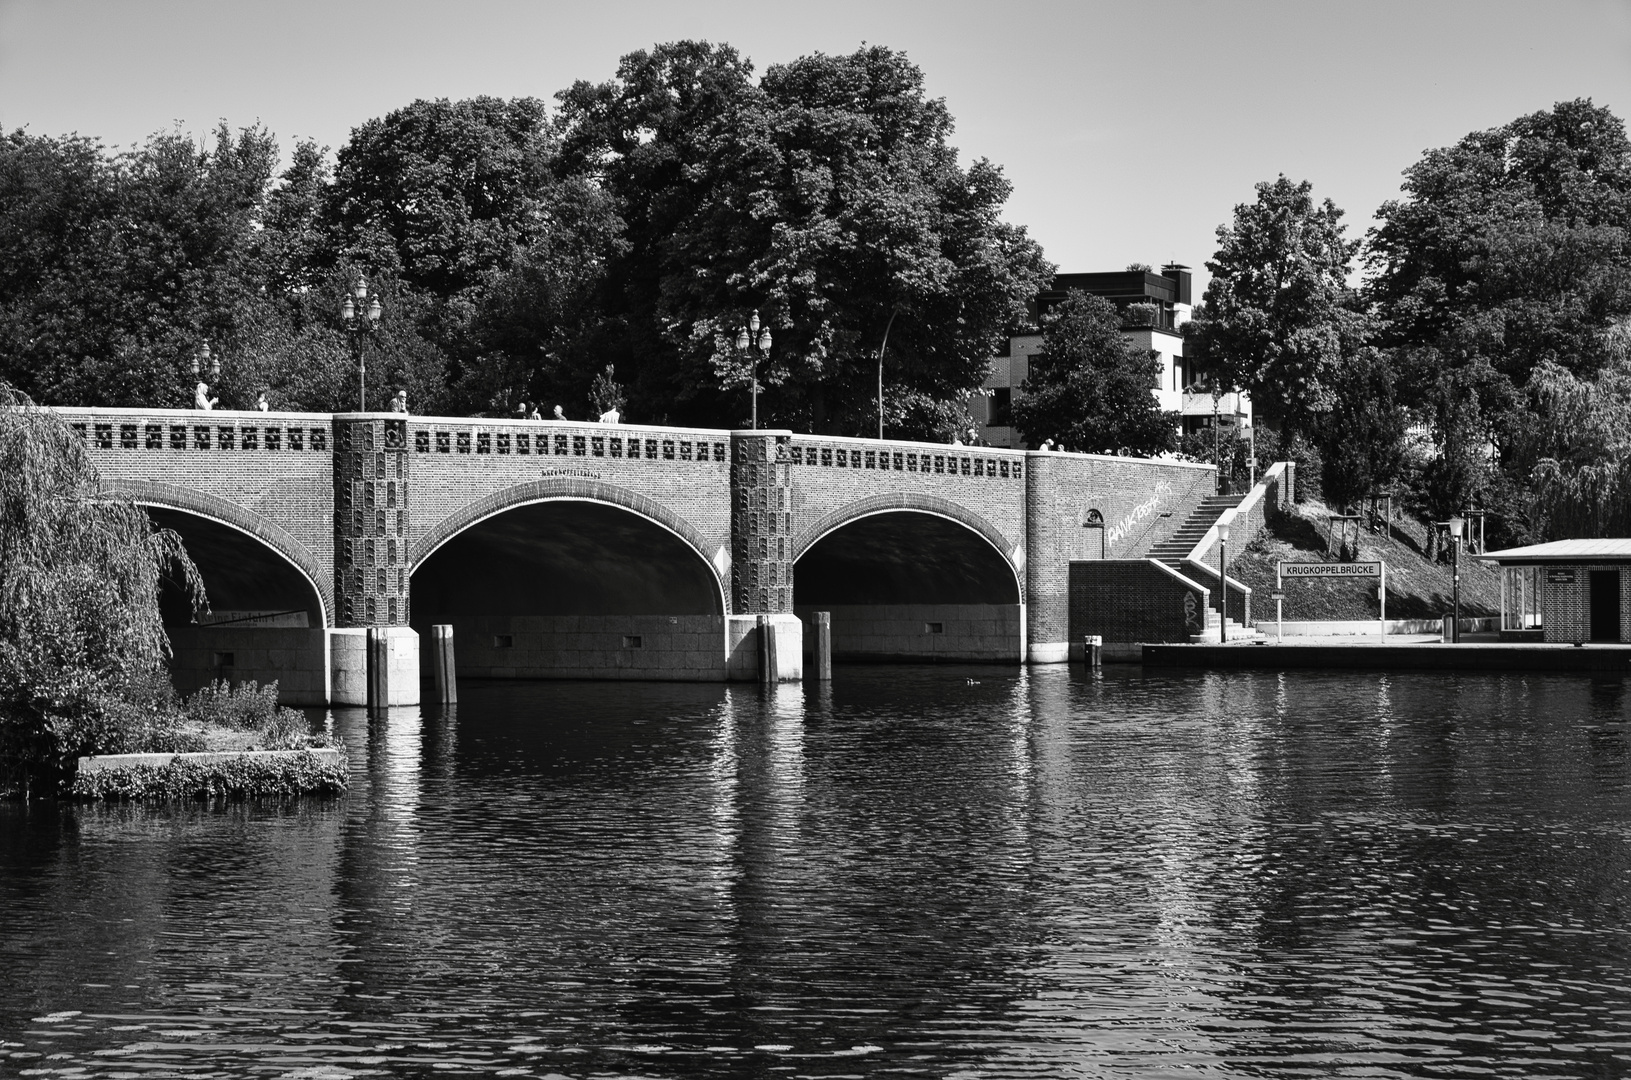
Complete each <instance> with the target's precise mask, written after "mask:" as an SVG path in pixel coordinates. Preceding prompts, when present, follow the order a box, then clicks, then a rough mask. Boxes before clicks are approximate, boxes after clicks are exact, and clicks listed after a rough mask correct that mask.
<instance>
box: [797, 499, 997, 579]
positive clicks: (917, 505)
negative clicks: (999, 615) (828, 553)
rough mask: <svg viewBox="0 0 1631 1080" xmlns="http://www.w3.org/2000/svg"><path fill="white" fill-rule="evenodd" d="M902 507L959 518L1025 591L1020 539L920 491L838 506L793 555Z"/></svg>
mask: <svg viewBox="0 0 1631 1080" xmlns="http://www.w3.org/2000/svg"><path fill="white" fill-rule="evenodd" d="M899 511H912V512H915V513H920V514H928V515H930V516H931V517H937V518H943V519H945V520H947V521H952V522H955V523H957V524H958V525H961V526H963V527H964V528H965V529H967V530H969V531H970V532H972V533H974V534H975V535H976V536H978V537H979V538H980V539H982V540H984V541H985V542H986V543H987V544H989V545H991V548H992V550H994V551H995V552H996V553H997V555H999V556H1000V557H1001V558H1002V561H1003V562H1004V563H1006V564H1007V566H1008V568H1009V569H1010V570H1011V571H1012V572H1013V574H1014V587H1015V589H1017V590H1018V594H1019V595H1020V596H1024V595H1025V577H1024V568H1025V566H1024V561H1023V560H1024V555H1023V552H1022V550H1021V547H1020V545H1019V544H1018V543H1010V542H1009V541H1008V538H1007V537H1005V536H1003V534H1002V530H1000V529H998V528H997V527H996V526H995V525H993V524H991V522H989V521H987V520H986V519H985V518H983V517H981V516H980V515H979V514H976V513H974V512H973V511H972V510H969V509H967V508H966V507H964V506H961V505H959V504H958V503H954V502H952V501H951V500H949V499H942V498H939V497H937V496H934V495H920V494H917V493H916V492H901V493H899V494H892V495H873V496H871V497H869V498H865V499H857V500H856V501H855V502H852V503H846V504H845V505H843V506H840V507H838V508H837V509H836V510H833V511H832V512H830V513H828V514H825V515H823V516H822V517H820V518H817V519H816V520H815V521H813V522H811V523H810V524H809V525H808V526H806V527H805V528H804V529H803V530H802V531H801V532H800V533H799V534H798V536H796V537H795V538H794V540H793V558H794V560H795V561H796V560H798V559H801V558H803V557H804V554H805V552H807V551H809V550H810V549H811V548H812V547H814V546H815V545H816V544H818V543H820V542H821V540H823V539H824V538H825V537H827V536H828V535H829V534H831V533H834V532H837V531H838V530H839V529H841V528H843V527H844V526H846V525H850V524H852V523H854V522H857V521H860V520H861V519H862V518H868V517H875V516H877V515H879V514H889V513H895V512H899Z"/></svg>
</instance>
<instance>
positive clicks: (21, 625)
mask: <svg viewBox="0 0 1631 1080" xmlns="http://www.w3.org/2000/svg"><path fill="white" fill-rule="evenodd" d="M166 578H168V579H170V580H171V581H174V582H177V583H179V584H180V585H182V586H183V588H184V591H185V592H186V593H187V594H188V595H189V596H190V597H191V599H192V603H193V604H194V606H195V610H202V609H203V608H204V605H205V604H206V597H205V594H204V589H203V585H202V583H201V581H200V580H199V577H198V572H197V570H196V569H195V568H194V566H193V564H192V561H191V560H190V559H189V558H188V557H187V553H186V551H185V550H184V549H183V548H182V546H181V541H180V539H179V538H178V537H177V536H176V535H175V534H174V533H171V532H168V531H167V530H163V529H155V528H154V527H153V525H152V523H151V522H150V520H149V519H148V516H147V514H146V513H145V512H144V511H143V510H142V509H141V508H140V507H138V506H135V505H133V504H132V503H130V502H129V501H127V500H124V499H121V498H119V497H117V496H116V495H114V494H112V493H110V492H108V491H105V490H104V489H103V488H102V485H101V482H100V480H99V478H98V476H97V474H96V470H95V468H94V466H92V465H91V463H90V461H89V460H88V459H87V458H86V455H85V451H84V446H83V444H82V442H81V440H80V439H79V438H78V437H77V436H76V435H75V434H74V433H73V432H72V431H71V430H69V429H68V427H67V426H66V425H65V424H63V423H62V422H61V421H60V420H59V419H58V418H57V417H55V416H54V415H52V414H51V413H49V412H48V411H46V410H43V409H38V408H35V407H34V406H33V403H32V402H31V401H29V400H28V399H27V398H26V397H25V396H23V395H20V394H18V393H17V392H15V391H14V390H13V389H12V388H11V387H10V386H9V385H7V384H5V383H3V382H0V797H8V798H25V799H26V798H30V797H41V796H54V795H65V796H69V797H74V798H86V799H125V798H165V799H180V798H200V797H210V796H250V795H296V794H302V793H307V792H340V791H343V790H344V789H345V775H346V773H345V759H344V751H343V748H337V747H336V746H335V744H334V743H333V742H332V740H330V738H329V737H328V736H327V735H326V734H323V733H313V732H311V731H310V730H309V724H308V722H307V720H306V717H305V715H304V714H303V713H300V712H297V711H296V710H294V709H289V708H280V707H279V706H278V704H277V686H276V684H275V683H274V684H272V685H270V686H256V685H254V684H252V683H251V684H246V685H244V686H240V687H237V688H233V687H230V686H228V685H227V684H225V683H217V684H215V685H213V686H209V687H206V688H204V689H203V690H200V691H199V692H198V693H196V694H194V695H192V696H190V697H188V698H185V699H179V698H178V697H177V696H176V693H175V691H174V688H173V687H172V685H171V682H170V675H169V671H168V668H167V665H166V658H167V655H168V651H169V643H168V640H167V638H166V637H165V633H164V628H163V623H162V620H161V617H160V614H159V588H160V585H161V583H162V582H163V581H164V580H165V579H166ZM330 749H339V752H338V753H332V752H329V753H324V752H321V751H326V750H330ZM266 751H281V753H266ZM133 754H154V755H168V756H167V757H157V758H149V759H146V760H141V759H137V760H129V759H126V760H125V761H122V762H117V763H107V762H103V763H101V764H103V765H107V764H111V765H112V767H98V768H94V769H93V768H86V769H80V768H79V767H78V763H79V762H80V761H81V760H82V759H86V758H95V757H99V756H102V755H133Z"/></svg>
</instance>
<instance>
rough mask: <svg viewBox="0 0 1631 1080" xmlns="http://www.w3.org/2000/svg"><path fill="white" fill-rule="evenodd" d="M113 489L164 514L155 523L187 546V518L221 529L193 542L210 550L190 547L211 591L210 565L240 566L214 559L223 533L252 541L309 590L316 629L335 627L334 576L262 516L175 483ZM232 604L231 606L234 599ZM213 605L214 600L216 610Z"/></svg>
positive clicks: (131, 483)
mask: <svg viewBox="0 0 1631 1080" xmlns="http://www.w3.org/2000/svg"><path fill="white" fill-rule="evenodd" d="M108 487H109V489H110V490H113V491H116V492H118V493H119V494H121V495H123V496H125V497H126V498H128V499H130V501H131V502H133V503H135V504H137V505H138V506H143V507H147V508H149V509H150V510H157V511H160V512H161V513H160V514H158V515H154V516H155V520H157V521H159V522H160V523H161V524H168V525H175V526H177V531H178V532H181V533H182V539H183V541H185V540H187V539H188V537H187V533H188V532H189V531H190V530H188V529H186V528H185V525H184V524H183V523H184V521H185V519H186V518H188V517H190V518H196V519H200V520H202V521H204V522H208V523H211V524H212V525H213V526H215V527H216V528H215V529H213V530H211V529H205V530H201V532H210V533H214V534H217V535H216V536H213V537H210V538H202V537H195V538H194V539H195V545H196V544H197V543H199V542H200V540H202V542H203V543H205V544H208V545H210V549H209V550H200V551H197V552H194V551H193V550H192V549H191V548H189V554H191V555H193V556H194V559H193V561H194V562H195V563H199V564H200V565H199V569H200V572H201V573H203V574H204V578H205V580H204V584H205V587H206V588H207V587H208V586H209V581H210V576H211V575H210V574H209V573H208V572H206V571H207V569H208V565H209V564H212V563H216V564H222V565H225V564H226V563H227V562H229V561H235V560H232V559H231V553H228V554H227V556H226V557H225V558H214V557H212V552H213V549H215V548H220V547H222V544H221V542H220V539H219V536H220V534H231V535H242V536H247V537H249V538H250V539H252V540H253V541H255V542H256V543H257V545H258V547H257V550H264V551H267V552H270V553H271V554H272V555H273V556H275V557H276V563H275V566H280V567H283V568H285V569H286V571H287V572H288V573H289V574H290V575H292V576H293V577H297V578H298V579H299V581H300V582H301V583H302V584H303V585H304V586H305V588H306V589H307V590H309V592H310V597H309V599H310V600H312V601H315V604H313V605H312V606H311V608H309V609H308V610H311V614H312V615H313V616H315V619H314V620H313V624H314V625H315V626H318V627H327V626H332V625H334V618H333V612H334V581H333V578H332V576H331V575H330V574H329V573H328V572H327V571H326V570H325V569H324V567H323V566H322V565H321V564H319V562H318V561H317V559H316V557H315V556H313V555H312V553H311V551H310V550H309V549H307V547H306V546H305V545H304V544H302V543H301V542H300V541H299V540H296V539H295V538H294V537H293V536H291V535H290V534H289V533H288V532H287V531H286V530H284V529H283V528H281V527H280V526H278V525H276V524H274V523H272V522H270V521H268V520H266V519H265V518H263V517H261V516H260V515H258V514H255V513H253V512H251V511H248V510H245V509H244V508H243V507H241V506H238V505H237V504H235V503H232V502H228V501H227V500H226V499H223V498H221V497H220V496H218V495H211V494H209V493H207V492H203V491H198V490H196V489H193V488H185V487H181V486H179V485H176V484H164V483H159V482H156V481H150V480H118V481H114V482H112V483H110V484H109V485H108ZM162 512H170V513H172V514H177V515H182V517H181V518H180V519H179V520H177V521H171V522H166V521H165V520H164V518H165V515H164V514H163V513H162ZM201 558H202V559H203V562H202V563H200V559H201ZM271 573H272V575H273V576H275V577H281V575H280V574H278V573H277V571H276V569H273V570H272V571H271ZM216 576H217V578H220V577H222V576H226V575H223V574H222V573H220V571H219V569H218V570H217V574H216ZM272 588H274V589H276V590H278V591H281V592H283V593H285V594H287V592H288V591H289V586H288V582H287V581H282V582H274V583H273V584H272ZM229 602H231V601H230V600H229ZM214 603H215V602H214V601H213V600H212V605H213V604H214ZM303 606H304V605H303Z"/></svg>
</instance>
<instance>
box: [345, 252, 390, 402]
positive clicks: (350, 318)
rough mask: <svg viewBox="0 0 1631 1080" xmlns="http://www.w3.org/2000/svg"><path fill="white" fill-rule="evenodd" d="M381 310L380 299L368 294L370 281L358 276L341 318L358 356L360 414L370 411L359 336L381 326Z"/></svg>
mask: <svg viewBox="0 0 1631 1080" xmlns="http://www.w3.org/2000/svg"><path fill="white" fill-rule="evenodd" d="M353 300H355V303H353ZM364 301H367V304H368V306H367V307H366V308H365V307H363V302H364ZM381 310H382V309H381V307H380V304H379V297H378V296H377V295H370V294H369V292H368V279H367V278H365V277H363V276H362V275H361V274H358V275H357V282H356V284H354V285H352V286H351V295H350V296H347V297H346V298H345V302H344V303H343V304H341V305H340V318H341V320H342V321H343V322H344V323H345V329H346V336H347V337H349V338H350V340H351V348H352V351H354V352H355V353H356V354H357V411H358V412H367V411H368V358H367V354H366V353H364V352H363V349H362V342H361V340H360V339H359V338H358V337H357V334H358V333H359V332H366V333H370V334H372V333H373V332H374V328H375V327H376V326H378V325H379V316H380V312H381ZM359 316H361V317H360V318H359Z"/></svg>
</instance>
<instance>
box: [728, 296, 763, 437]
mask: <svg viewBox="0 0 1631 1080" xmlns="http://www.w3.org/2000/svg"><path fill="white" fill-rule="evenodd" d="M756 335H757V336H756ZM736 355H737V356H740V357H744V358H747V359H748V362H749V363H750V364H751V365H752V368H753V378H752V379H751V380H750V382H751V383H752V386H753V421H752V426H753V430H755V431H757V430H759V361H760V360H763V359H764V358H765V357H767V356H769V355H770V327H768V326H767V327H765V328H764V329H763V330H760V329H759V309H758V308H754V309H753V314H752V315H750V316H749V317H748V324H747V325H746V326H742V327H738V328H737V331H736Z"/></svg>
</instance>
